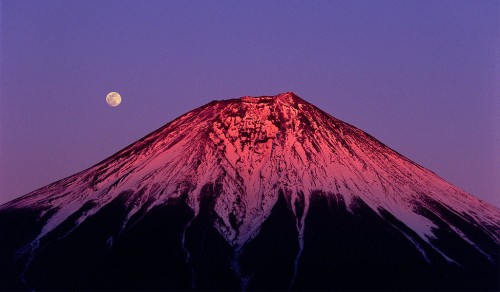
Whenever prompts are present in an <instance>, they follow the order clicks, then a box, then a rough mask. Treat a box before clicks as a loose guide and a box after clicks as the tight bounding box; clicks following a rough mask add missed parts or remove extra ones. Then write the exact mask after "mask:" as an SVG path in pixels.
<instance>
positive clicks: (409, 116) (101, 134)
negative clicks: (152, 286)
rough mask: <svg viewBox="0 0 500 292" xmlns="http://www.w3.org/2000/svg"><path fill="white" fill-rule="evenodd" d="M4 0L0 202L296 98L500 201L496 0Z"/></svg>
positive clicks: (472, 190)
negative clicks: (236, 112) (178, 125)
mask: <svg viewBox="0 0 500 292" xmlns="http://www.w3.org/2000/svg"><path fill="white" fill-rule="evenodd" d="M0 3H1V4H0V5H1V6H0V11H1V16H0V17H1V18H0V28H1V31H0V36H1V38H0V61H1V71H0V74H1V75H0V204H1V203H4V202H6V201H8V200H11V199H13V198H15V197H18V196H20V195H23V194H26V193H28V192H30V191H32V190H34V189H36V188H39V187H42V186H44V185H46V184H48V183H51V182H53V181H56V180H58V179H61V178H64V177H66V176H69V175H71V174H73V173H75V172H78V171H81V170H83V169H85V168H87V167H90V166H91V165H93V164H95V163H97V162H99V161H100V160H102V159H104V158H106V157H108V156H110V155H111V154H113V153H115V152H116V151H118V150H120V149H121V148H123V147H125V146H127V145H128V144H130V143H131V142H133V141H135V140H137V139H139V138H141V137H142V136H144V135H146V134H148V133H149V132H151V131H153V130H155V129H156V128H158V127H160V126H162V125H163V124H165V123H167V122H169V121H170V120H172V119H174V118H175V117H177V116H179V115H181V114H183V113H185V112H187V111H189V110H191V109H193V108H196V107H198V106H201V105H203V104H205V103H207V102H209V101H211V100H213V99H227V98H235V97H240V96H244V95H253V96H258V95H274V94H277V93H281V92H286V91H294V92H295V93H297V94H298V95H300V96H301V97H303V98H304V99H306V100H307V101H309V102H311V103H313V104H315V105H317V106H318V107H320V108H321V109H323V110H325V111H326V112H328V113H330V114H332V115H334V116H335V117H337V118H340V119H342V120H344V121H346V122H348V123H351V124H354V125H355V126H357V127H359V128H361V129H363V130H365V131H367V132H368V133H370V134H372V135H373V136H375V137H376V138H377V139H379V140H381V141H382V142H384V143H385V144H387V145H388V146H390V147H391V148H393V149H395V150H396V151H398V152H400V153H401V154H403V155H405V156H407V157H408V158H410V159H412V160H414V161H415V162H417V163H419V164H421V165H423V166H424V167H427V168H429V169H431V170H433V171H434V172H436V173H437V174H439V175H440V176H442V177H443V178H445V179H446V180H448V181H450V182H451V183H453V184H455V185H456V186H458V187H460V188H462V189H464V190H465V191H467V192H470V193H472V194H473V195H475V196H477V197H479V198H481V199H484V200H486V201H488V202H490V203H493V204H495V205H496V206H500V182H499V178H500V169H499V167H500V153H499V152H500V147H499V146H498V145H500V127H499V124H500V98H499V96H500V88H499V86H500V82H499V78H500V74H499V64H500V58H499V57H500V53H498V52H500V37H499V34H500V32H499V29H500V20H499V19H500V15H499V14H500V12H499V11H500V7H499V5H500V4H499V3H500V2H498V1H486V0H482V1H455V0H454V1H422V0H418V1H371V0H370V1H333V0H327V1H276V0H273V1H262V2H260V1H196V2H195V1H151V0H149V1H102V0H99V1H69V0H62V1H21V0H12V1H6V0H4V1H1V2H0ZM110 91H117V92H119V93H120V94H121V95H122V97H123V102H122V104H121V105H120V106H118V107H117V108H111V107H109V106H107V105H106V103H105V96H106V94H107V93H108V92H110Z"/></svg>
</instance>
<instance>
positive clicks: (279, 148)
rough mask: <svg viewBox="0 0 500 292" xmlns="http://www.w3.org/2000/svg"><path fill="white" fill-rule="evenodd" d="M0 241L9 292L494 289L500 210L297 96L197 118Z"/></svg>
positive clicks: (8, 220)
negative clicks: (53, 291)
mask: <svg viewBox="0 0 500 292" xmlns="http://www.w3.org/2000/svg"><path fill="white" fill-rule="evenodd" d="M0 237H1V238H2V239H3V240H2V241H1V243H0V257H1V258H2V259H4V260H2V261H0V280H1V281H0V288H7V289H17V288H29V289H64V290H65V289H72V290H73V289H127V290H130V289H142V290H144V289H146V290H147V289H162V290H165V289H167V290H171V289H174V290H186V289H202V290H211V289H215V290H221V289H230V290H247V289H250V290H253V289H258V290H288V289H292V290H295V289H298V290H302V289H308V290H311V289H322V290H325V289H326V290H331V289H342V290H358V289H364V290H366V289H369V290H374V289H380V290H387V289H427V290H428V289H469V290H478V289H498V288H499V283H498V281H499V278H498V269H499V249H500V210H499V209H497V208H496V207H494V206H491V205H489V204H487V203H485V202H483V201H481V200H479V199H476V198H475V197H473V196H471V195H470V194H467V193H465V192H464V191H462V190H460V189H458V188H456V187H455V186H453V185H451V184H449V183H448V182H446V181H444V180H443V179H441V178H440V177H439V176H437V175H436V174H434V173H433V172H431V171H429V170H427V169H425V168H423V167H421V166H419V165H418V164H416V163H414V162H412V161H410V160H409V159H407V158H405V157H404V156H402V155H400V154H399V153H397V152H395V151H394V150H392V149H390V148H389V147H387V146H385V145H384V144H382V143H381V142H379V141H378V140H376V139H375V138H373V137H372V136H370V135H369V134H367V133H365V132H363V131H362V130H360V129H358V128H356V127H354V126H352V125H349V124H347V123H345V122H342V121H340V120H338V119H336V118H334V117H332V116H331V115H329V114H327V113H325V112H323V111H321V110H320V109H318V108H317V107H315V106H314V105H312V104H310V103H308V102H306V101H304V100H303V99H301V98H300V97H298V96H297V95H295V94H294V93H290V92H289V93H283V94H279V95H276V96H262V97H248V96H246V97H241V98H239V99H231V100H222V101H212V102H210V103H208V104H206V105H204V106H202V107H200V108H197V109H195V110H193V111H190V112H188V113H186V114H184V115H182V116H181V117H179V118H177V119H175V120H174V121H172V122H170V123H168V124H167V125H165V126H164V127H162V128H160V129H158V130H157V131H155V132H153V133H151V134H149V135H147V136H146V137H144V138H142V139H141V140H139V141H137V142H135V143H133V144H132V145H130V146H128V147H126V148H124V149H123V150H121V151H119V152H118V153H116V154H114V155H113V156H111V157H109V158H108V159H106V160H104V161H102V162H100V163H98V164H97V165H95V166H93V167H91V168H89V169H87V170H84V171H82V172H80V173H77V174H75V175H73V176H70V177H68V178H65V179H62V180H60V181H57V182H55V183H52V184H50V185H48V186H46V187H43V188H41V189H38V190H36V191H34V192H32V193H29V194H27V195H25V196H23V197H21V198H18V199H16V200H13V201H11V202H9V203H7V204H4V205H2V206H1V207H0ZM5 239H7V240H5ZM2 278H3V279H2ZM1 283H4V284H1ZM2 286H4V287H2Z"/></svg>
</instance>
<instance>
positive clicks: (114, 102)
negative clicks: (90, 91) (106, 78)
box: [106, 92, 122, 107]
mask: <svg viewBox="0 0 500 292" xmlns="http://www.w3.org/2000/svg"><path fill="white" fill-rule="evenodd" d="M106 102H107V103H108V105H110V106H112V107H115V106H118V105H119V104H120V103H121V102H122V97H121V96H120V94H119V93H118V92H110V93H108V95H106Z"/></svg>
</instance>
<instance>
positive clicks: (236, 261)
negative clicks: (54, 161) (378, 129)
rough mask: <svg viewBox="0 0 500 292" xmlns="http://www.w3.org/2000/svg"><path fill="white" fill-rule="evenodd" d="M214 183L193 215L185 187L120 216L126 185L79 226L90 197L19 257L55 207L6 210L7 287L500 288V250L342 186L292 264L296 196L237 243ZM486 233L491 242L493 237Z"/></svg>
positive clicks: (315, 217)
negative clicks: (498, 255)
mask: <svg viewBox="0 0 500 292" xmlns="http://www.w3.org/2000/svg"><path fill="white" fill-rule="evenodd" d="M219 193H220V191H219V188H218V187H217V186H212V185H207V186H206V187H205V188H204V189H203V191H202V195H201V200H200V212H199V214H198V215H197V216H196V217H194V213H193V211H192V210H191V208H189V206H188V205H187V203H186V199H187V196H181V197H179V198H177V199H172V200H170V201H169V202H168V203H167V204H166V205H160V206H155V207H153V208H152V209H151V210H149V211H147V212H146V210H145V209H144V210H142V211H140V212H138V213H137V215H135V216H133V217H132V218H130V220H128V223H127V224H126V225H125V226H123V222H125V216H126V214H127V210H126V208H125V207H124V206H125V204H124V199H125V198H126V197H127V196H130V195H132V194H129V193H123V194H122V195H121V196H119V197H118V198H117V199H115V200H114V201H112V202H111V203H109V204H108V205H106V206H105V207H104V208H102V209H101V210H100V211H99V212H98V213H96V214H94V215H93V216H91V217H90V218H88V219H87V220H85V221H84V222H83V223H81V224H80V225H79V226H78V227H77V228H75V226H76V225H75V224H76V223H75V222H76V220H77V219H78V218H79V217H80V215H81V214H83V213H84V212H85V211H86V210H87V209H88V208H89V207H90V206H85V205H84V206H83V207H82V208H81V209H80V210H79V211H77V212H76V213H75V214H74V215H73V216H70V217H69V218H68V219H67V220H66V221H65V222H64V223H63V224H61V225H60V226H59V227H57V228H56V229H55V230H54V231H52V232H51V233H49V234H48V235H47V236H46V237H44V238H43V239H42V240H41V241H40V247H39V248H36V249H34V250H33V252H32V253H30V252H25V253H18V254H17V255H18V256H16V251H17V250H19V249H20V248H22V247H23V246H25V245H26V244H27V243H28V242H30V241H31V240H33V238H34V236H35V235H36V234H37V233H38V232H39V230H40V228H41V227H42V224H41V222H44V221H46V219H47V218H48V217H47V216H50V214H46V215H44V217H42V218H39V217H38V216H39V213H37V212H35V211H29V210H16V211H4V212H2V213H0V236H1V238H2V240H1V245H0V247H1V250H0V255H1V257H2V260H1V261H0V272H1V273H0V289H2V290H16V289H36V290H191V289H194V290H242V289H243V290H498V289H499V283H498V280H499V278H498V274H497V273H498V261H497V260H498V259H495V260H496V262H495V263H492V262H490V261H488V260H487V259H486V258H485V257H484V256H482V255H480V254H478V251H477V250H476V249H474V248H473V247H472V246H470V245H468V244H467V243H466V242H465V241H464V240H463V239H462V238H461V237H459V236H457V235H456V234H455V233H453V232H451V231H450V230H449V229H446V225H445V223H444V222H443V221H440V220H441V219H439V218H437V217H432V215H431V214H432V212H431V211H430V210H428V209H426V208H425V207H422V208H421V210H420V212H421V213H422V214H426V216H429V218H431V219H434V220H436V224H437V223H439V224H437V226H440V229H439V230H438V232H437V234H439V236H438V238H436V239H434V242H435V246H440V244H443V247H444V246H447V247H455V248H456V251H454V252H456V253H457V257H460V259H464V261H463V262H464V263H465V266H464V265H461V266H459V265H457V264H453V263H449V262H448V261H446V260H445V259H444V258H443V256H441V254H440V253H439V252H437V251H436V250H435V249H434V248H432V247H431V246H430V245H429V244H428V243H426V242H425V241H424V240H422V239H420V238H419V237H418V236H417V235H416V234H415V233H414V232H413V231H412V230H411V229H409V228H408V227H406V226H405V225H404V224H403V223H402V222H400V221H398V220H397V219H396V218H394V217H393V216H392V215H391V214H390V213H389V212H387V211H385V210H379V211H380V214H382V216H381V215H379V214H377V213H376V212H374V211H373V210H372V209H370V208H369V207H368V206H367V205H366V204H365V203H364V202H363V201H362V200H359V199H358V200H355V201H354V202H353V205H352V206H351V209H352V210H353V212H349V211H348V208H347V206H346V204H345V202H344V201H343V199H342V196H340V195H338V196H335V195H328V196H325V195H323V194H321V193H316V194H314V195H313V196H312V197H311V202H310V207H309V211H308V213H307V216H306V218H305V229H304V249H303V251H302V254H301V256H300V258H299V259H298V262H297V263H298V265H297V270H296V271H295V261H296V258H297V254H298V253H299V240H298V235H299V233H298V231H297V222H296V219H295V215H294V213H293V212H292V208H291V204H290V199H289V198H287V196H285V195H284V194H280V196H279V199H278V201H277V203H276V204H275V206H274V208H273V210H272V212H271V215H270V216H269V217H268V218H267V220H266V221H265V222H264V223H263V225H262V227H261V229H260V232H259V234H258V235H257V236H256V237H255V238H254V239H253V240H252V241H251V242H249V243H248V244H247V245H245V246H243V247H241V248H239V249H237V250H234V249H233V248H232V247H231V246H230V245H229V244H228V243H227V241H226V240H225V239H224V238H223V237H222V236H221V235H220V234H219V232H218V231H217V230H216V229H215V228H214V227H213V226H214V223H215V222H216V221H217V220H220V218H218V216H217V214H216V213H215V212H214V210H213V209H214V202H215V201H216V199H217V197H218V194H219ZM295 207H296V210H297V214H301V212H303V211H304V210H303V208H304V206H303V204H298V205H297V206H295ZM145 208H146V207H145ZM426 212H427V213H426ZM441 212H443V211H441ZM448 216H452V215H450V214H448ZM457 220H458V219H457ZM235 224H236V223H235ZM460 224H464V225H467V224H469V223H467V222H460ZM464 228H465V230H466V228H467V227H466V226H465V227H464ZM70 231H71V232H70ZM475 236H476V237H477V238H479V237H481V236H483V235H482V234H475ZM483 242H484V245H485V246H487V247H495V244H494V243H493V245H492V243H491V242H488V240H487V239H486V238H485V239H484V240H483ZM416 244H417V245H418V246H419V248H420V249H421V250H420V251H419V250H418V249H417V248H416ZM423 254H424V255H425V257H424V256H423ZM31 255H33V257H31ZM22 279H25V282H26V283H23V281H22Z"/></svg>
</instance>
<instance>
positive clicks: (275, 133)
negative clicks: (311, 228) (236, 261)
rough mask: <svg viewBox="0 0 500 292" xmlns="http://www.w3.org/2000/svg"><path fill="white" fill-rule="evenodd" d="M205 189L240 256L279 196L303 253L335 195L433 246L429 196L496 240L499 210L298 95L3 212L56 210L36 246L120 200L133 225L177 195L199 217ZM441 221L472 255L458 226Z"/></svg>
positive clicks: (167, 140)
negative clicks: (318, 205) (66, 224)
mask: <svg viewBox="0 0 500 292" xmlns="http://www.w3.org/2000/svg"><path fill="white" fill-rule="evenodd" d="M207 184H212V185H214V186H216V187H219V188H220V191H221V195H220V196H219V197H218V198H217V201H216V204H215V210H216V212H217V214H218V215H219V217H220V220H219V221H216V228H217V230H218V231H219V232H220V233H221V235H223V236H224V238H225V239H226V240H227V241H228V242H229V243H230V244H231V245H232V246H234V247H235V248H238V247H241V246H242V245H244V244H245V243H246V242H248V241H249V240H250V239H252V238H253V237H254V236H255V235H256V234H257V233H258V232H259V228H260V226H261V224H262V222H263V221H264V220H265V219H266V218H267V216H269V214H270V212H271V209H272V208H273V206H274V204H275V203H276V201H277V199H278V194H279V192H280V191H281V192H283V193H284V194H285V196H286V197H287V198H288V199H289V200H290V202H291V206H292V209H293V212H294V214H295V215H296V226H297V230H298V231H299V242H300V248H302V247H303V241H302V236H303V231H304V228H305V227H304V218H305V217H306V215H307V211H308V206H309V201H310V198H311V194H312V193H313V192H321V193H323V194H325V195H327V196H333V195H335V194H340V195H341V196H342V197H343V198H344V200H345V201H346V203H347V205H348V206H349V204H350V202H352V201H353V198H360V199H362V200H363V201H364V202H365V203H366V204H368V205H369V206H370V207H371V208H372V209H373V210H374V211H376V212H380V210H381V209H385V210H387V211H389V212H390V213H391V214H392V215H394V216H395V217H396V218H397V219H398V220H400V221H402V222H403V223H404V224H406V225H407V226H408V227H410V228H411V229H413V230H414V231H415V232H416V233H417V234H418V235H419V236H420V237H421V238H422V239H424V240H425V241H427V242H428V243H429V244H431V245H432V243H431V240H430V239H431V238H433V237H434V234H433V228H435V227H436V226H435V224H434V223H433V222H432V221H431V220H429V219H427V218H426V217H424V216H423V215H421V214H420V213H419V212H418V206H419V205H424V206H425V205H428V204H429V200H428V199H429V198H431V199H432V200H433V201H435V202H438V203H440V204H441V205H443V206H446V208H448V209H449V210H451V211H452V212H454V213H455V214H456V215H458V216H461V217H463V218H466V220H468V221H471V220H472V221H474V224H475V225H478V226H481V227H482V229H484V231H485V232H487V233H488V234H489V235H490V236H491V237H492V238H493V239H494V240H495V241H496V242H497V243H498V242H500V235H499V230H500V211H499V210H498V209H497V208H495V207H493V206H490V205H488V204H486V203H484V202H482V201H480V200H478V199H476V198H475V197H473V196H471V195H469V194H467V193H465V192H463V191H461V190H460V189H458V188H456V187H454V186H453V185H451V184H449V183H447V182H446V181H444V180H443V179H441V178H440V177H438V176H437V175H435V174H434V173H433V172H431V171H429V170H427V169H425V168H423V167H421V166H419V165H417V164H415V163H413V162H412V161H410V160H408V159H406V158H405V157H403V156H401V155H400V154H398V153H396V152H395V151H393V150H391V149H390V148H388V147H386V146H385V145H383V144H382V143H380V142H379V141H377V140H376V139H374V138H373V137H371V136H370V135H368V134H366V133H365V132H363V131H361V130H359V129H357V128H356V127H354V126H351V125H349V124H347V123H344V122H342V121H340V120H338V119H336V118H334V117H332V116H330V115H328V114H326V113H324V112H323V111H321V110H320V109H318V108H316V107H315V106H313V105H311V104H309V103H307V102H306V101H304V100H302V99H301V98H299V97H298V96H296V95H295V94H293V93H284V94H280V95H277V96H263V97H242V98H239V99H233V100H224V101H213V102H211V103H209V104H207V105H205V106H202V107H200V108H198V109H195V110H193V111H191V112H188V113H187V114H185V115H183V116H181V117H179V118H178V119H176V120H174V121H172V122H171V123H169V124H167V125H165V126H164V127H162V128H160V129H159V130H157V131H155V132H153V133H151V134H150V135H148V136H146V137H144V138H143V139H141V140H139V141H137V142H135V143H134V144H132V145H130V146H128V147H127V148H125V149H123V150H121V151H120V152H118V153H116V154H115V155H113V156H111V157H110V158H108V159H106V160H104V161H102V162H101V163H99V164H97V165H95V166H93V167H91V168H89V169H87V170H85V171H82V172H80V173H78V174H75V175H73V176H71V177H68V178H66V179H63V180H60V181H58V182H55V183H53V184H51V185H48V186H46V187H44V188H41V189H39V190H36V191H34V192H32V193H30V194H28V195H26V196H24V197H21V198H19V199H17V200H14V201H12V202H10V203H7V204H5V205H3V206H1V207H0V209H9V208H22V207H29V208H35V209H40V210H44V212H49V211H51V212H54V211H55V213H54V215H53V216H52V217H50V219H49V220H48V222H47V223H46V224H45V226H44V227H43V229H42V231H41V233H40V234H39V236H38V237H37V239H36V240H35V241H34V244H32V245H33V246H32V248H36V244H37V242H38V241H39V240H40V239H41V238H42V237H43V236H45V235H46V234H48V233H49V232H50V231H52V230H53V229H54V228H55V227H57V226H58V225H59V224H61V223H62V222H63V221H64V220H65V219H66V218H68V216H70V215H71V214H73V213H75V212H76V211H77V210H78V209H80V208H81V207H82V206H83V205H84V204H85V203H88V202H91V203H92V204H93V205H92V206H93V207H91V208H89V209H88V210H86V211H85V212H84V213H83V215H82V216H81V217H80V218H79V219H78V222H79V223H81V222H83V221H84V220H85V219H86V218H87V217H89V216H90V215H92V214H95V213H96V212H97V211H98V210H99V209H100V208H101V207H103V206H105V205H106V204H107V203H109V202H110V201H112V200H113V199H114V198H116V197H117V196H119V195H120V194H124V193H126V194H127V200H126V204H127V208H128V218H130V217H131V216H132V215H134V214H135V213H136V212H138V211H139V210H140V209H141V208H144V207H147V208H149V209H151V208H153V207H154V206H156V205H160V204H166V203H167V200H168V199H169V198H172V197H179V196H180V195H182V194H187V195H188V200H189V205H190V206H191V208H192V209H193V210H194V211H195V214H196V213H197V212H198V211H199V202H200V192H201V190H202V188H203V187H204V186H206V185H207ZM301 206H303V207H301ZM438 216H439V214H438ZM441 219H442V220H444V221H445V222H446V220H447V219H446V218H444V217H443V218H441ZM447 223H449V224H450V226H452V228H454V231H455V232H457V233H458V234H460V235H461V236H462V237H464V238H465V239H466V240H468V241H469V242H470V243H472V244H473V245H474V242H473V241H472V239H468V238H467V237H466V235H465V234H464V233H463V232H462V231H461V230H460V229H459V228H457V227H454V225H453V222H447ZM125 225H126V222H124V223H123V226H125ZM402 232H403V231H402ZM406 236H407V237H408V238H409V240H411V241H413V242H414V243H415V245H416V247H417V248H419V247H418V243H417V242H416V241H415V239H413V238H411V236H410V235H406ZM476 248H477V249H478V250H480V247H479V246H476ZM436 250H437V248H436ZM438 251H439V250H438ZM422 255H423V256H424V257H425V254H424V253H423V252H422ZM299 256H300V254H299ZM443 256H445V257H446V255H445V254H443ZM486 256H487V255H486ZM448 259H449V260H450V261H453V259H451V258H448Z"/></svg>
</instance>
